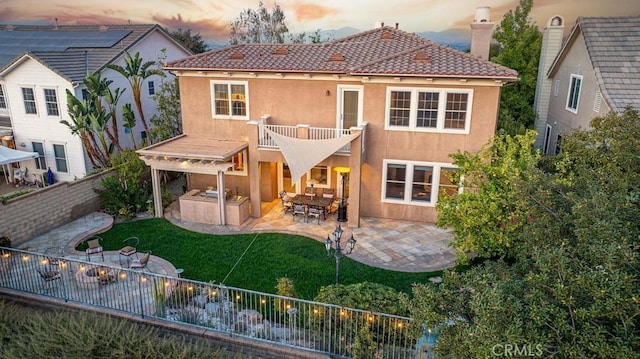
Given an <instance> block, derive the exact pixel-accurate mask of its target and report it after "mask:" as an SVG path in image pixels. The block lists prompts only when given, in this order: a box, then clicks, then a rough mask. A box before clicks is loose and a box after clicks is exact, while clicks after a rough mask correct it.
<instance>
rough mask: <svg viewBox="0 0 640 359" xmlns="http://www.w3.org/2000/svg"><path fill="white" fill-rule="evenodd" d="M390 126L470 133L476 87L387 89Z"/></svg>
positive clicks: (387, 124)
mask: <svg viewBox="0 0 640 359" xmlns="http://www.w3.org/2000/svg"><path fill="white" fill-rule="evenodd" d="M387 93H388V95H387V108H388V111H387V121H386V128H387V129H392V130H410V131H426V132H454V133H459V132H463V133H468V131H469V121H470V119H471V103H472V100H473V99H472V96H473V91H471V90H452V89H418V88H394V87H390V88H388V89H387Z"/></svg>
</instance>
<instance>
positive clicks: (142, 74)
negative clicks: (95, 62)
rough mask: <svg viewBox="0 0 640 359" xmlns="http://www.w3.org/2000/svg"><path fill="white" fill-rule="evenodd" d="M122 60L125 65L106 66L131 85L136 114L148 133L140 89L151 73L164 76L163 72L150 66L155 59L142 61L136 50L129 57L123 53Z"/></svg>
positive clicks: (126, 53) (127, 53) (153, 63)
mask: <svg viewBox="0 0 640 359" xmlns="http://www.w3.org/2000/svg"><path fill="white" fill-rule="evenodd" d="M124 61H125V66H124V67H122V66H120V65H115V64H111V65H108V66H107V67H108V68H110V69H112V70H114V71H116V72H118V73H120V74H121V75H122V76H124V77H125V78H126V79H127V81H129V84H130V85H131V91H132V92H133V101H134V102H135V103H136V108H137V109H138V116H140V120H141V121H142V126H144V130H145V131H146V132H147V134H148V133H149V126H148V125H147V121H146V120H145V117H144V112H143V111H142V101H141V100H140V90H141V87H142V84H143V83H144V80H146V79H147V78H149V77H150V76H152V75H158V76H162V77H164V76H165V75H164V73H163V72H162V71H161V70H159V69H157V68H150V67H151V66H154V65H155V64H156V62H155V61H147V62H144V63H143V62H142V58H141V57H140V53H139V52H136V54H135V55H134V56H133V57H131V55H130V54H129V52H126V51H125V53H124Z"/></svg>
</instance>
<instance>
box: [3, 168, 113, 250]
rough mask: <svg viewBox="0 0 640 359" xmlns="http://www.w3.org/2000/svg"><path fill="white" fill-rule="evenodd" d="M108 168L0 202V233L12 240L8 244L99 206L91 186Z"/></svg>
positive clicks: (96, 184)
mask: <svg viewBox="0 0 640 359" xmlns="http://www.w3.org/2000/svg"><path fill="white" fill-rule="evenodd" d="M112 171H115V170H112ZM112 171H108V172H102V173H97V174H94V175H91V176H87V177H85V178H82V179H80V180H77V181H74V182H60V183H56V184H54V185H52V186H49V187H46V188H42V189H39V190H38V191H35V192H32V193H29V194H26V195H22V196H20V197H16V198H14V199H11V200H9V201H8V202H7V204H5V205H2V204H0V234H3V235H5V234H6V235H9V236H10V237H11V238H12V239H13V243H12V246H13V247H17V246H19V245H20V244H22V243H24V242H26V241H28V240H30V239H32V238H34V237H37V236H39V235H41V234H43V233H45V232H47V231H50V230H51V229H53V228H56V227H59V226H61V225H63V224H66V223H69V222H71V221H73V220H75V219H77V218H79V217H82V216H84V215H85V214H89V213H91V212H94V211H97V210H99V209H100V204H101V202H100V198H99V197H98V194H97V193H96V192H95V190H94V189H95V188H100V179H101V178H102V177H104V176H109V175H111V174H112Z"/></svg>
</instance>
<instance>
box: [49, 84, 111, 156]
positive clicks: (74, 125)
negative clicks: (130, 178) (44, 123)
mask: <svg viewBox="0 0 640 359" xmlns="http://www.w3.org/2000/svg"><path fill="white" fill-rule="evenodd" d="M66 93H67V111H68V112H69V117H71V122H69V121H66V120H62V121H60V123H62V124H64V125H66V126H67V127H69V129H70V130H71V133H72V134H73V135H77V136H80V140H81V141H82V144H83V145H84V149H85V152H86V154H87V157H88V159H89V162H90V163H91V165H92V166H93V167H109V161H108V159H107V157H106V156H105V155H104V154H103V153H102V151H100V149H99V147H98V145H97V142H96V139H95V137H94V132H93V131H92V128H91V124H90V123H89V120H88V118H89V112H90V111H91V110H90V108H91V107H90V105H89V103H88V102H86V101H80V100H79V99H78V98H76V97H75V96H74V95H73V94H72V93H71V91H69V90H66Z"/></svg>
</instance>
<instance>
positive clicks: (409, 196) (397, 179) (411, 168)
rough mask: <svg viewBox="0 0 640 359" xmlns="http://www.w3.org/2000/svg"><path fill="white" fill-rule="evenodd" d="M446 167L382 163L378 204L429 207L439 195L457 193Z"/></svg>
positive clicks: (420, 163)
mask: <svg viewBox="0 0 640 359" xmlns="http://www.w3.org/2000/svg"><path fill="white" fill-rule="evenodd" d="M455 171H457V169H456V168H454V167H452V166H451V165H450V164H444V163H423V162H410V161H399V160H397V161H392V160H384V174H383V181H384V183H383V191H382V192H383V193H382V201H383V202H391V203H405V204H413V205H428V206H433V205H434V204H435V203H436V202H437V200H438V196H439V195H450V194H453V193H458V191H459V186H458V184H457V183H454V182H453V181H452V175H453V174H454V173H455Z"/></svg>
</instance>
